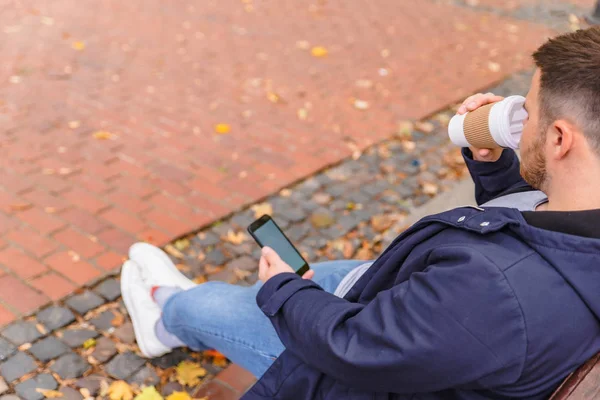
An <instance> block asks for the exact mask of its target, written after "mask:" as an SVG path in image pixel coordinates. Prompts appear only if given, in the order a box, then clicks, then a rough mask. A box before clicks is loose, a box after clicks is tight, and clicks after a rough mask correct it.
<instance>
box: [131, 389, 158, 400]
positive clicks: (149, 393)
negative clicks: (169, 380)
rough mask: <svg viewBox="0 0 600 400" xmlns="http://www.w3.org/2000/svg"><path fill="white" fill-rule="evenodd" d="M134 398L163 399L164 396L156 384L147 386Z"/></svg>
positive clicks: (142, 399)
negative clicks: (158, 390)
mask: <svg viewBox="0 0 600 400" xmlns="http://www.w3.org/2000/svg"><path fill="white" fill-rule="evenodd" d="M134 400H163V397H162V396H161V395H160V393H158V392H157V391H156V388H155V387H154V386H146V387H145V388H143V389H142V391H141V392H140V394H138V395H137V396H135V398H134Z"/></svg>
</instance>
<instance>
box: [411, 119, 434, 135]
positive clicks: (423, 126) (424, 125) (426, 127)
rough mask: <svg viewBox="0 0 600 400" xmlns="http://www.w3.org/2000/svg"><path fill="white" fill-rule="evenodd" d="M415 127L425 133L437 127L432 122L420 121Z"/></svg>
mask: <svg viewBox="0 0 600 400" xmlns="http://www.w3.org/2000/svg"><path fill="white" fill-rule="evenodd" d="M415 129H416V130H418V131H421V132H423V133H431V132H433V130H434V129H435V126H434V125H433V124H432V123H431V122H427V121H419V122H417V123H416V124H415Z"/></svg>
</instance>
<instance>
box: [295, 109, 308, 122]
mask: <svg viewBox="0 0 600 400" xmlns="http://www.w3.org/2000/svg"><path fill="white" fill-rule="evenodd" d="M297 114H298V119H299V120H301V121H306V119H307V118H308V111H307V110H306V108H300V109H298V112H297Z"/></svg>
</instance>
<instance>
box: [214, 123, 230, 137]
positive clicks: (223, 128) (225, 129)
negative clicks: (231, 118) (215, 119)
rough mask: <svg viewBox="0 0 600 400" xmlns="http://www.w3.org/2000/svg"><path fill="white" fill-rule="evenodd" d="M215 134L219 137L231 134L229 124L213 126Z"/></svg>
mask: <svg viewBox="0 0 600 400" xmlns="http://www.w3.org/2000/svg"><path fill="white" fill-rule="evenodd" d="M215 132H216V133H218V134H219V135H227V134H228V133H229V132H231V126H229V124H217V125H215Z"/></svg>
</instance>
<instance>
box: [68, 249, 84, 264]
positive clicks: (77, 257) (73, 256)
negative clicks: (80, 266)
mask: <svg viewBox="0 0 600 400" xmlns="http://www.w3.org/2000/svg"><path fill="white" fill-rule="evenodd" d="M67 254H68V255H69V257H71V260H72V261H73V262H78V261H79V260H81V256H80V255H79V254H77V253H75V252H74V251H73V250H69V251H68V252H67Z"/></svg>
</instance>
